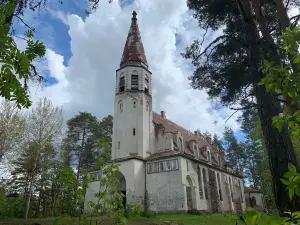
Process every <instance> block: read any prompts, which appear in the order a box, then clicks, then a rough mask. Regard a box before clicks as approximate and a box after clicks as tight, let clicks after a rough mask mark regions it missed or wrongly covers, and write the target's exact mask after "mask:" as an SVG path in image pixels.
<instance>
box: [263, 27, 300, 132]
mask: <svg viewBox="0 0 300 225" xmlns="http://www.w3.org/2000/svg"><path fill="white" fill-rule="evenodd" d="M279 40H280V43H281V45H280V47H281V48H282V49H283V50H284V52H285V54H287V55H291V56H292V59H293V63H294V65H295V66H296V67H297V68H296V70H295V69H294V70H293V69H292V65H290V64H288V65H273V64H272V63H270V62H269V61H268V60H265V61H264V64H263V65H262V66H261V68H260V69H261V70H262V72H263V73H265V74H266V76H265V77H264V78H263V79H262V80H261V81H260V83H259V84H260V85H264V86H265V87H266V89H267V91H270V92H274V93H277V94H279V95H280V96H282V98H283V99H286V98H291V100H292V102H291V103H290V104H294V105H295V106H296V107H297V108H298V110H297V111H295V112H293V114H292V115H289V114H286V113H281V114H280V115H278V116H274V117H273V125H274V126H276V128H277V129H278V130H279V131H281V130H282V127H283V125H284V124H285V123H287V124H288V126H289V129H290V131H291V133H292V134H293V135H295V136H300V110H299V107H300V85H299V84H300V54H299V52H298V49H299V46H300V27H295V28H294V29H290V28H287V29H286V30H285V31H284V32H283V34H282V35H281V36H280V37H279ZM285 103H287V102H285Z"/></svg>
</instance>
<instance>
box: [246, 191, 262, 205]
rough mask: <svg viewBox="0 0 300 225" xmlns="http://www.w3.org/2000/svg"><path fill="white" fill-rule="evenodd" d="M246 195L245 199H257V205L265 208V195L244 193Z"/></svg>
mask: <svg viewBox="0 0 300 225" xmlns="http://www.w3.org/2000/svg"><path fill="white" fill-rule="evenodd" d="M244 194H245V198H251V197H252V196H254V197H255V200H256V205H258V206H260V207H262V208H263V207H264V203H263V195H262V193H249V192H248V193H244Z"/></svg>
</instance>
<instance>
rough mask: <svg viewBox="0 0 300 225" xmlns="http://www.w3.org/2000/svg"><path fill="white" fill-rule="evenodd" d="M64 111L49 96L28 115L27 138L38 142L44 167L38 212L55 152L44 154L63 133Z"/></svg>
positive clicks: (38, 149)
mask: <svg viewBox="0 0 300 225" xmlns="http://www.w3.org/2000/svg"><path fill="white" fill-rule="evenodd" d="M63 120H64V113H63V110H62V108H59V107H54V106H53V105H52V103H51V101H50V100H48V99H47V98H44V99H40V100H39V102H38V104H37V107H36V108H33V109H32V111H31V112H30V113H29V115H28V117H27V129H26V139H27V141H28V142H31V143H32V142H33V143H36V145H37V146H36V148H37V154H42V155H41V160H42V161H41V162H43V164H42V165H43V167H42V170H41V171H40V172H41V174H40V175H41V179H40V187H39V197H38V203H37V213H38V212H39V210H40V204H41V199H42V198H43V191H44V185H45V182H46V180H45V176H46V175H47V172H48V169H49V165H48V163H49V157H52V156H53V155H54V154H55V153H54V152H51V154H50V153H49V154H44V153H45V152H43V150H44V149H45V147H47V146H50V145H51V146H53V144H54V141H55V139H56V138H57V137H58V136H59V135H60V134H61V129H62V124H63Z"/></svg>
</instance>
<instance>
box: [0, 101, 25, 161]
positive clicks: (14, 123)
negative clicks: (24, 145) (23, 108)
mask: <svg viewBox="0 0 300 225" xmlns="http://www.w3.org/2000/svg"><path fill="white" fill-rule="evenodd" d="M24 131H25V119H24V117H23V115H22V114H21V112H20V110H18V109H17V107H16V105H15V104H12V103H11V102H9V101H5V100H2V101H0V162H1V160H2V158H3V156H4V154H5V153H9V152H11V151H12V150H15V148H16V146H17V145H18V144H20V142H21V141H22V138H23V136H24Z"/></svg>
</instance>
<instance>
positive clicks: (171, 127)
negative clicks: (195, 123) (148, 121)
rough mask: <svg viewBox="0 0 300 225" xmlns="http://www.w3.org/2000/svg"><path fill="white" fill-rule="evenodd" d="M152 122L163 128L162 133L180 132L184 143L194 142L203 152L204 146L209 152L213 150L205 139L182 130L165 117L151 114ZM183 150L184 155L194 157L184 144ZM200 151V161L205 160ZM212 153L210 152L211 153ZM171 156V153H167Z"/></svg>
mask: <svg viewBox="0 0 300 225" xmlns="http://www.w3.org/2000/svg"><path fill="white" fill-rule="evenodd" d="M153 122H154V123H155V124H160V125H162V126H163V127H164V131H165V132H174V133H176V132H180V134H181V135H182V137H183V139H184V142H188V141H190V140H195V141H196V142H197V143H198V147H199V149H200V148H203V150H204V149H205V146H210V148H211V150H212V149H213V147H212V146H211V144H210V143H208V142H207V140H205V138H203V137H199V136H197V135H195V134H194V133H192V132H190V131H188V130H186V129H184V128H183V127H181V126H179V125H177V124H176V123H174V122H172V121H171V120H168V119H167V118H165V117H162V116H161V115H160V114H158V113H155V112H153ZM184 146H185V149H184V153H186V154H188V155H194V153H193V151H192V150H191V149H189V148H187V144H184ZM201 150H202V149H200V152H201V153H202V154H201V155H200V156H202V158H201V159H205V157H204V155H203V152H204V151H201ZM172 152H174V154H175V153H176V151H172ZM211 153H212V152H211ZM169 154H171V153H169Z"/></svg>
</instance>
